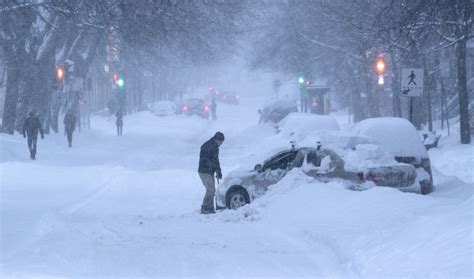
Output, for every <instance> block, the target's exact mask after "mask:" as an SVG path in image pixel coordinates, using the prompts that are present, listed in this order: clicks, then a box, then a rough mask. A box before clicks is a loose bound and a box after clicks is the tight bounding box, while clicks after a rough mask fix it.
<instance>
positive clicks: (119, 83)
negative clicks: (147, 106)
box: [114, 73, 125, 89]
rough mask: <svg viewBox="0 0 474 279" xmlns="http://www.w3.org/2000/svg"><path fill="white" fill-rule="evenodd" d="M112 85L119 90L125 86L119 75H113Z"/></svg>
mask: <svg viewBox="0 0 474 279" xmlns="http://www.w3.org/2000/svg"><path fill="white" fill-rule="evenodd" d="M114 84H115V85H117V86H118V88H119V89H122V88H123V87H124V86H125V81H124V79H123V76H122V75H121V74H120V73H114Z"/></svg>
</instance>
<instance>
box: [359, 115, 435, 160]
mask: <svg viewBox="0 0 474 279" xmlns="http://www.w3.org/2000/svg"><path fill="white" fill-rule="evenodd" d="M353 134H354V136H357V137H367V138H370V139H373V140H374V141H375V142H376V143H377V144H379V145H380V146H382V147H383V148H384V149H385V150H386V151H388V152H390V153H391V154H392V155H394V156H407V157H411V156H416V157H428V154H427V152H426V149H425V146H424V145H423V143H422V142H421V138H420V135H419V134H418V132H417V130H416V129H415V127H414V126H413V125H412V124H411V123H410V122H409V121H408V120H406V119H404V118H395V117H380V118H370V119H366V120H363V121H361V122H360V123H359V124H357V125H356V126H355V127H354V130H353Z"/></svg>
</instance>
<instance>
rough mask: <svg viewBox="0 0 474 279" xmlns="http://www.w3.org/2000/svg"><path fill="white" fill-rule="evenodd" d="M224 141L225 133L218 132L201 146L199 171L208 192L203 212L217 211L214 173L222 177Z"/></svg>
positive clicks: (204, 200)
mask: <svg viewBox="0 0 474 279" xmlns="http://www.w3.org/2000/svg"><path fill="white" fill-rule="evenodd" d="M223 142H224V134H223V133H221V132H217V133H216V134H215V135H214V136H213V137H212V138H210V139H209V140H208V141H206V142H205V143H204V144H203V145H202V146H201V152H200V154H199V168H198V173H199V177H200V178H201V181H202V184H203V185H204V187H205V188H206V194H205V195H204V199H203V201H202V206H201V214H209V213H215V210H214V194H215V192H216V186H215V180H214V175H215V176H216V178H217V180H218V181H219V180H220V179H222V171H221V166H220V163H219V146H220V145H221V144H222V143H223Z"/></svg>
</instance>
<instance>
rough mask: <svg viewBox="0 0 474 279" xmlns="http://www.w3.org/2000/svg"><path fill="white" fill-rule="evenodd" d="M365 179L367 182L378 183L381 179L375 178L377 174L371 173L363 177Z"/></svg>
mask: <svg viewBox="0 0 474 279" xmlns="http://www.w3.org/2000/svg"><path fill="white" fill-rule="evenodd" d="M365 179H367V180H369V181H374V182H375V181H378V180H380V179H381V178H380V177H378V176H377V174H375V173H373V172H369V173H367V174H366V175H365Z"/></svg>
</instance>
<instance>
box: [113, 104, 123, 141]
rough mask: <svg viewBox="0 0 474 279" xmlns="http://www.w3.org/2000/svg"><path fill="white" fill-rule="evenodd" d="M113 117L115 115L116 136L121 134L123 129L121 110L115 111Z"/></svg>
mask: <svg viewBox="0 0 474 279" xmlns="http://www.w3.org/2000/svg"><path fill="white" fill-rule="evenodd" d="M115 117H117V120H116V121H115V125H117V136H121V135H122V130H123V112H122V111H121V110H119V111H117V113H116V114H115Z"/></svg>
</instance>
